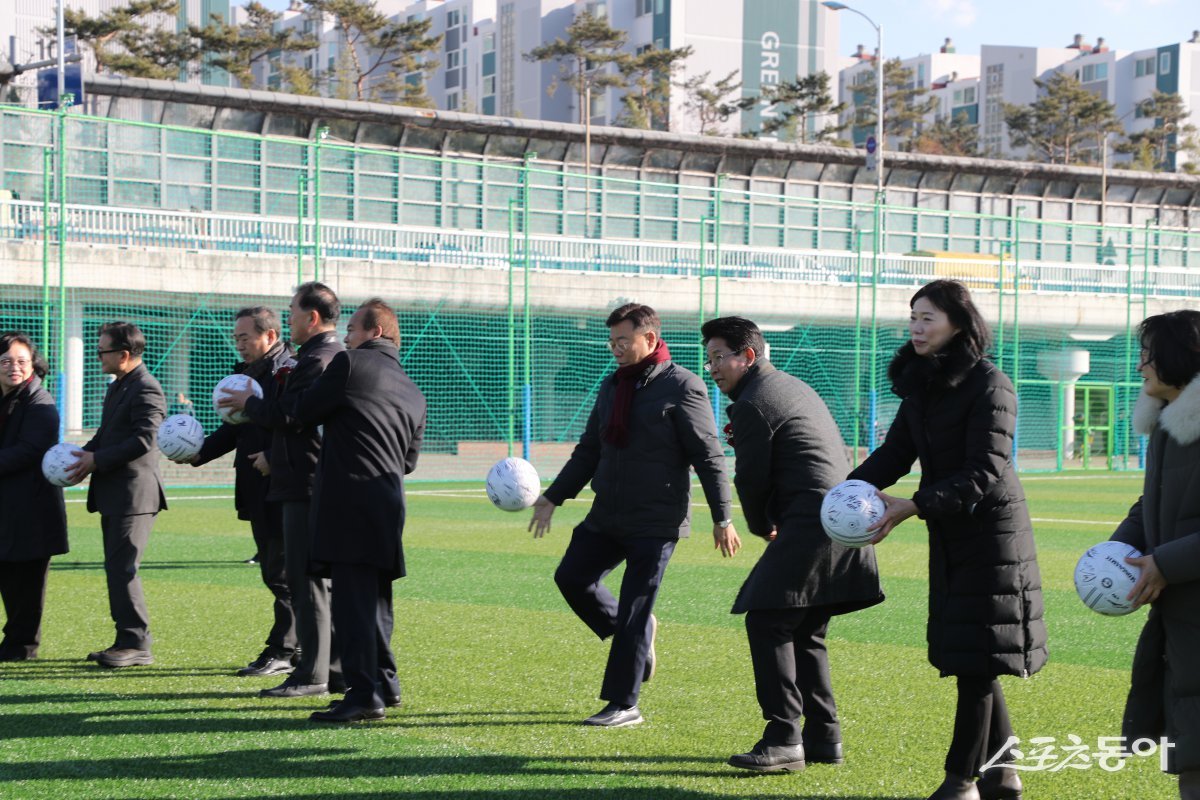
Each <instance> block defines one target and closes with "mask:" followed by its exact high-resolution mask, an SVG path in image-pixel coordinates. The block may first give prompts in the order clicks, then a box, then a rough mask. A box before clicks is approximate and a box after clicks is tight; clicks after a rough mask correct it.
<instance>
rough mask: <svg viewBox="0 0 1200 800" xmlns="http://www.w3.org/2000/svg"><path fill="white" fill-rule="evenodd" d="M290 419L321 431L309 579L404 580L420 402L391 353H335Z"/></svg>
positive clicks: (421, 430)
mask: <svg viewBox="0 0 1200 800" xmlns="http://www.w3.org/2000/svg"><path fill="white" fill-rule="evenodd" d="M295 415H296V418H297V419H298V420H300V422H301V423H303V424H305V425H324V426H325V441H324V444H323V445H322V447H321V460H320V462H319V463H318V464H317V476H316V477H317V480H316V486H315V488H314V490H313V507H312V511H311V515H312V516H311V520H312V525H311V529H312V537H313V543H312V556H311V559H312V562H313V566H314V568H315V569H314V571H315V572H317V573H318V574H319V573H322V572H325V571H326V569H327V567H328V565H330V564H365V565H370V566H375V567H378V568H379V569H380V570H381V572H383V574H384V575H385V576H386V577H389V578H400V577H403V576H404V574H405V570H404V544H403V536H404V517H405V504H404V476H405V475H407V474H408V473H410V472H412V471H413V469H415V468H416V466H417V455H418V454H419V453H420V451H421V442H422V440H423V438H424V434H425V395H423V394H421V390H420V389H418V388H417V386H416V384H415V383H413V382H412V380H411V379H410V378H409V377H408V375H407V374H406V373H405V372H404V369H403V368H402V367H401V366H400V359H399V353H398V352H397V350H396V346H395V345H393V344H392V343H391V342H390V341H388V340H387V339H372V340H371V341H369V342H364V343H363V344H361V345H359V346H358V347H356V348H355V349H353V350H346V351H344V352H341V353H338V354H337V355H336V356H335V357H334V358H333V360H332V361H330V362H329V367H328V368H326V370H325V372H324V373H323V374H322V375H321V376H320V377H319V378H318V379H317V380H316V381H315V382H314V383H313V384H312V386H311V387H310V388H309V389H307V390H306V391H305V392H304V393H303V394H301V395H300V397H299V398H298V399H297V403H296V408H295Z"/></svg>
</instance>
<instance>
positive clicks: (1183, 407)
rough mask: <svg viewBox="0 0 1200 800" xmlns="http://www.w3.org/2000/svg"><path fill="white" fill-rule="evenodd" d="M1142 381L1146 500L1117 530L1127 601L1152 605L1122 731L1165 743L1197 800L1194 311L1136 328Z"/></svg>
mask: <svg viewBox="0 0 1200 800" xmlns="http://www.w3.org/2000/svg"><path fill="white" fill-rule="evenodd" d="M1138 334H1139V336H1140V338H1141V342H1142V354H1141V363H1140V365H1139V369H1140V371H1141V373H1142V378H1143V381H1144V382H1143V384H1142V392H1141V396H1139V397H1138V401H1137V404H1136V405H1135V406H1134V409H1133V428H1134V430H1135V431H1136V432H1137V433H1140V434H1142V435H1143V436H1147V437H1149V440H1150V441H1149V446H1148V447H1147V449H1146V476H1145V479H1144V480H1145V483H1144V486H1143V489H1142V496H1141V497H1140V498H1139V499H1138V501H1137V502H1136V503H1134V505H1133V508H1131V509H1129V515H1128V516H1127V517H1126V518H1125V520H1124V522H1122V523H1121V525H1120V526H1119V527H1118V528H1117V531H1116V533H1114V534H1113V537H1112V538H1113V539H1115V540H1116V541H1119V542H1124V543H1125V544H1129V545H1132V546H1134V547H1136V548H1137V549H1138V550H1140V551H1141V552H1142V553H1143V555H1142V556H1141V557H1140V558H1130V559H1126V560H1127V561H1129V563H1131V564H1136V565H1137V566H1139V567H1141V577H1140V579H1139V580H1138V582H1137V583H1136V584H1135V585H1134V587H1133V591H1132V592H1130V594H1129V599H1131V600H1133V601H1134V604H1135V607H1138V606H1142V605H1145V604H1147V603H1149V604H1150V613H1149V615H1147V617H1146V625H1145V627H1144V628H1143V629H1142V635H1141V637H1140V638H1139V639H1138V644H1137V650H1136V651H1135V653H1134V657H1133V680H1132V686H1131V689H1130V692H1129V699H1128V701H1127V702H1126V705H1125V720H1124V724H1123V725H1122V731H1121V733H1122V734H1124V736H1125V741H1126V744H1130V743H1132V742H1134V741H1136V740H1138V739H1153V740H1155V741H1158V740H1159V739H1160V738H1162V737H1166V738H1167V739H1168V740H1169V741H1170V742H1171V743H1172V744H1173V745H1174V746H1173V747H1172V748H1171V749H1170V750H1168V751H1167V753H1168V755H1167V765H1166V766H1167V771H1168V772H1173V773H1175V774H1177V775H1179V796H1180V797H1182V798H1184V800H1200V311H1191V310H1186V311H1172V312H1170V313H1167V314H1158V315H1156V316H1153V317H1147V318H1146V319H1145V320H1144V321H1143V322H1142V324H1141V325H1140V326H1139V328H1138Z"/></svg>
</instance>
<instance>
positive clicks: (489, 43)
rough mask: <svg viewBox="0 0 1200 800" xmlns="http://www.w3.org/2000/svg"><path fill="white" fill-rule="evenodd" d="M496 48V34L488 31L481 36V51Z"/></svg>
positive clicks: (486, 51) (493, 50)
mask: <svg viewBox="0 0 1200 800" xmlns="http://www.w3.org/2000/svg"><path fill="white" fill-rule="evenodd" d="M495 50H496V34H494V33H488V34H485V35H484V37H483V52H485V53H492V52H495Z"/></svg>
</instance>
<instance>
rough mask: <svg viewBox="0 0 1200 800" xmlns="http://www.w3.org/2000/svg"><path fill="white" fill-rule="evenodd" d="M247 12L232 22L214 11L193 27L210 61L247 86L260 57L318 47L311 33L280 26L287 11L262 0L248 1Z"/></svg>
mask: <svg viewBox="0 0 1200 800" xmlns="http://www.w3.org/2000/svg"><path fill="white" fill-rule="evenodd" d="M245 12H246V21H245V22H243V23H241V24H240V25H230V24H229V23H227V22H225V20H224V18H223V17H222V16H221V15H220V14H213V15H212V18H211V19H210V20H209V22H208V24H207V25H205V26H204V27H203V28H201V27H199V26H198V25H192V26H190V27H189V31H190V33H191V35H192V36H193V37H194V38H195V39H196V40H197V41H198V42H199V43H200V46H201V47H202V48H203V50H204V53H205V57H206V59H207V61H208V63H209V64H210V65H212V66H214V67H217V68H218V69H223V70H225V71H226V72H228V73H229V74H230V75H232V76H233V77H234V78H235V79H236V80H237V81H238V83H240V84H241V85H242V87H243V88H247V89H248V88H250V87H252V86H253V85H254V65H255V64H257V63H258V62H259V61H262V60H264V59H272V58H278V57H279V55H280V54H283V53H290V52H297V51H302V50H312V49H314V48H316V47H317V40H316V39H314V38H313V37H311V36H302V35H300V34H299V33H297V31H295V30H294V29H291V28H285V29H282V30H276V23H277V22H279V20H280V19H281V18H282V17H283V14H280V13H278V12H275V11H271V10H270V9H269V8H267V7H266V6H264V5H263V4H262V3H260V2H258V0H251V2H249V3H247V4H246V7H245Z"/></svg>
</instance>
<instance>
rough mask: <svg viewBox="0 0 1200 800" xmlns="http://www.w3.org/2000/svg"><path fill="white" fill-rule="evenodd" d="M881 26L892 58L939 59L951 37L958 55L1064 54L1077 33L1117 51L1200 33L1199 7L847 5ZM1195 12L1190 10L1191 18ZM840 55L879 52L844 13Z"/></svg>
mask: <svg viewBox="0 0 1200 800" xmlns="http://www.w3.org/2000/svg"><path fill="white" fill-rule="evenodd" d="M844 2H845V3H846V5H848V6H851V7H853V8H856V9H858V10H859V11H861V12H863V13H864V14H866V15H867V16H869V17H871V18H872V19H873V20H875V22H876V23H878V24H880V25H882V26H883V48H884V51H885V55H886V56H888V57H892V56H900V57H902V58H904V57H908V56H915V55H919V54H921V53H935V52H937V50H938V48H939V47H941V45H942V41H943V40H944V39H945V38H946V37H947V36H949V37H951V38H952V39H953V40H954V44H955V46H956V47H957V50H958V52H959V53H966V54H972V55H974V54H978V53H979V48H980V46H981V45H984V44H1005V45H1029V46H1035V47H1065V46H1066V45H1068V44H1070V43H1071V41H1072V39H1073V38H1074V36H1075V34H1076V33H1082V34H1083V35H1084V41H1085V42H1089V43H1092V44H1094V43H1095V41H1096V38H1097V37H1100V36H1103V37H1104V39H1105V40H1106V42H1107V44H1108V46H1109V48H1111V49H1113V50H1142V49H1145V48H1149V47H1158V46H1159V45H1164V44H1170V43H1172V42H1182V41H1187V40H1188V39H1190V38H1191V36H1192V31H1193V30H1195V29H1196V28H1200V4H1198V3H1196V2H1195V0H1090V1H1089V2H1081V0H844ZM1189 9H1190V11H1189ZM840 13H841V14H842V20H841V38H842V54H843V55H848V54H849V53H852V52H853V51H854V48H855V45H856V44H858V43H860V42H861V43H862V44H864V45H867V48H868V49H869V50H874V48H875V31H874V29H872V28H871V26H870V25H868V24H867V23H866V22H865V21H864V20H863V19H861V18H860V17H857V16H855V15H854V14H850V13H848V12H845V11H842V12H840Z"/></svg>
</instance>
